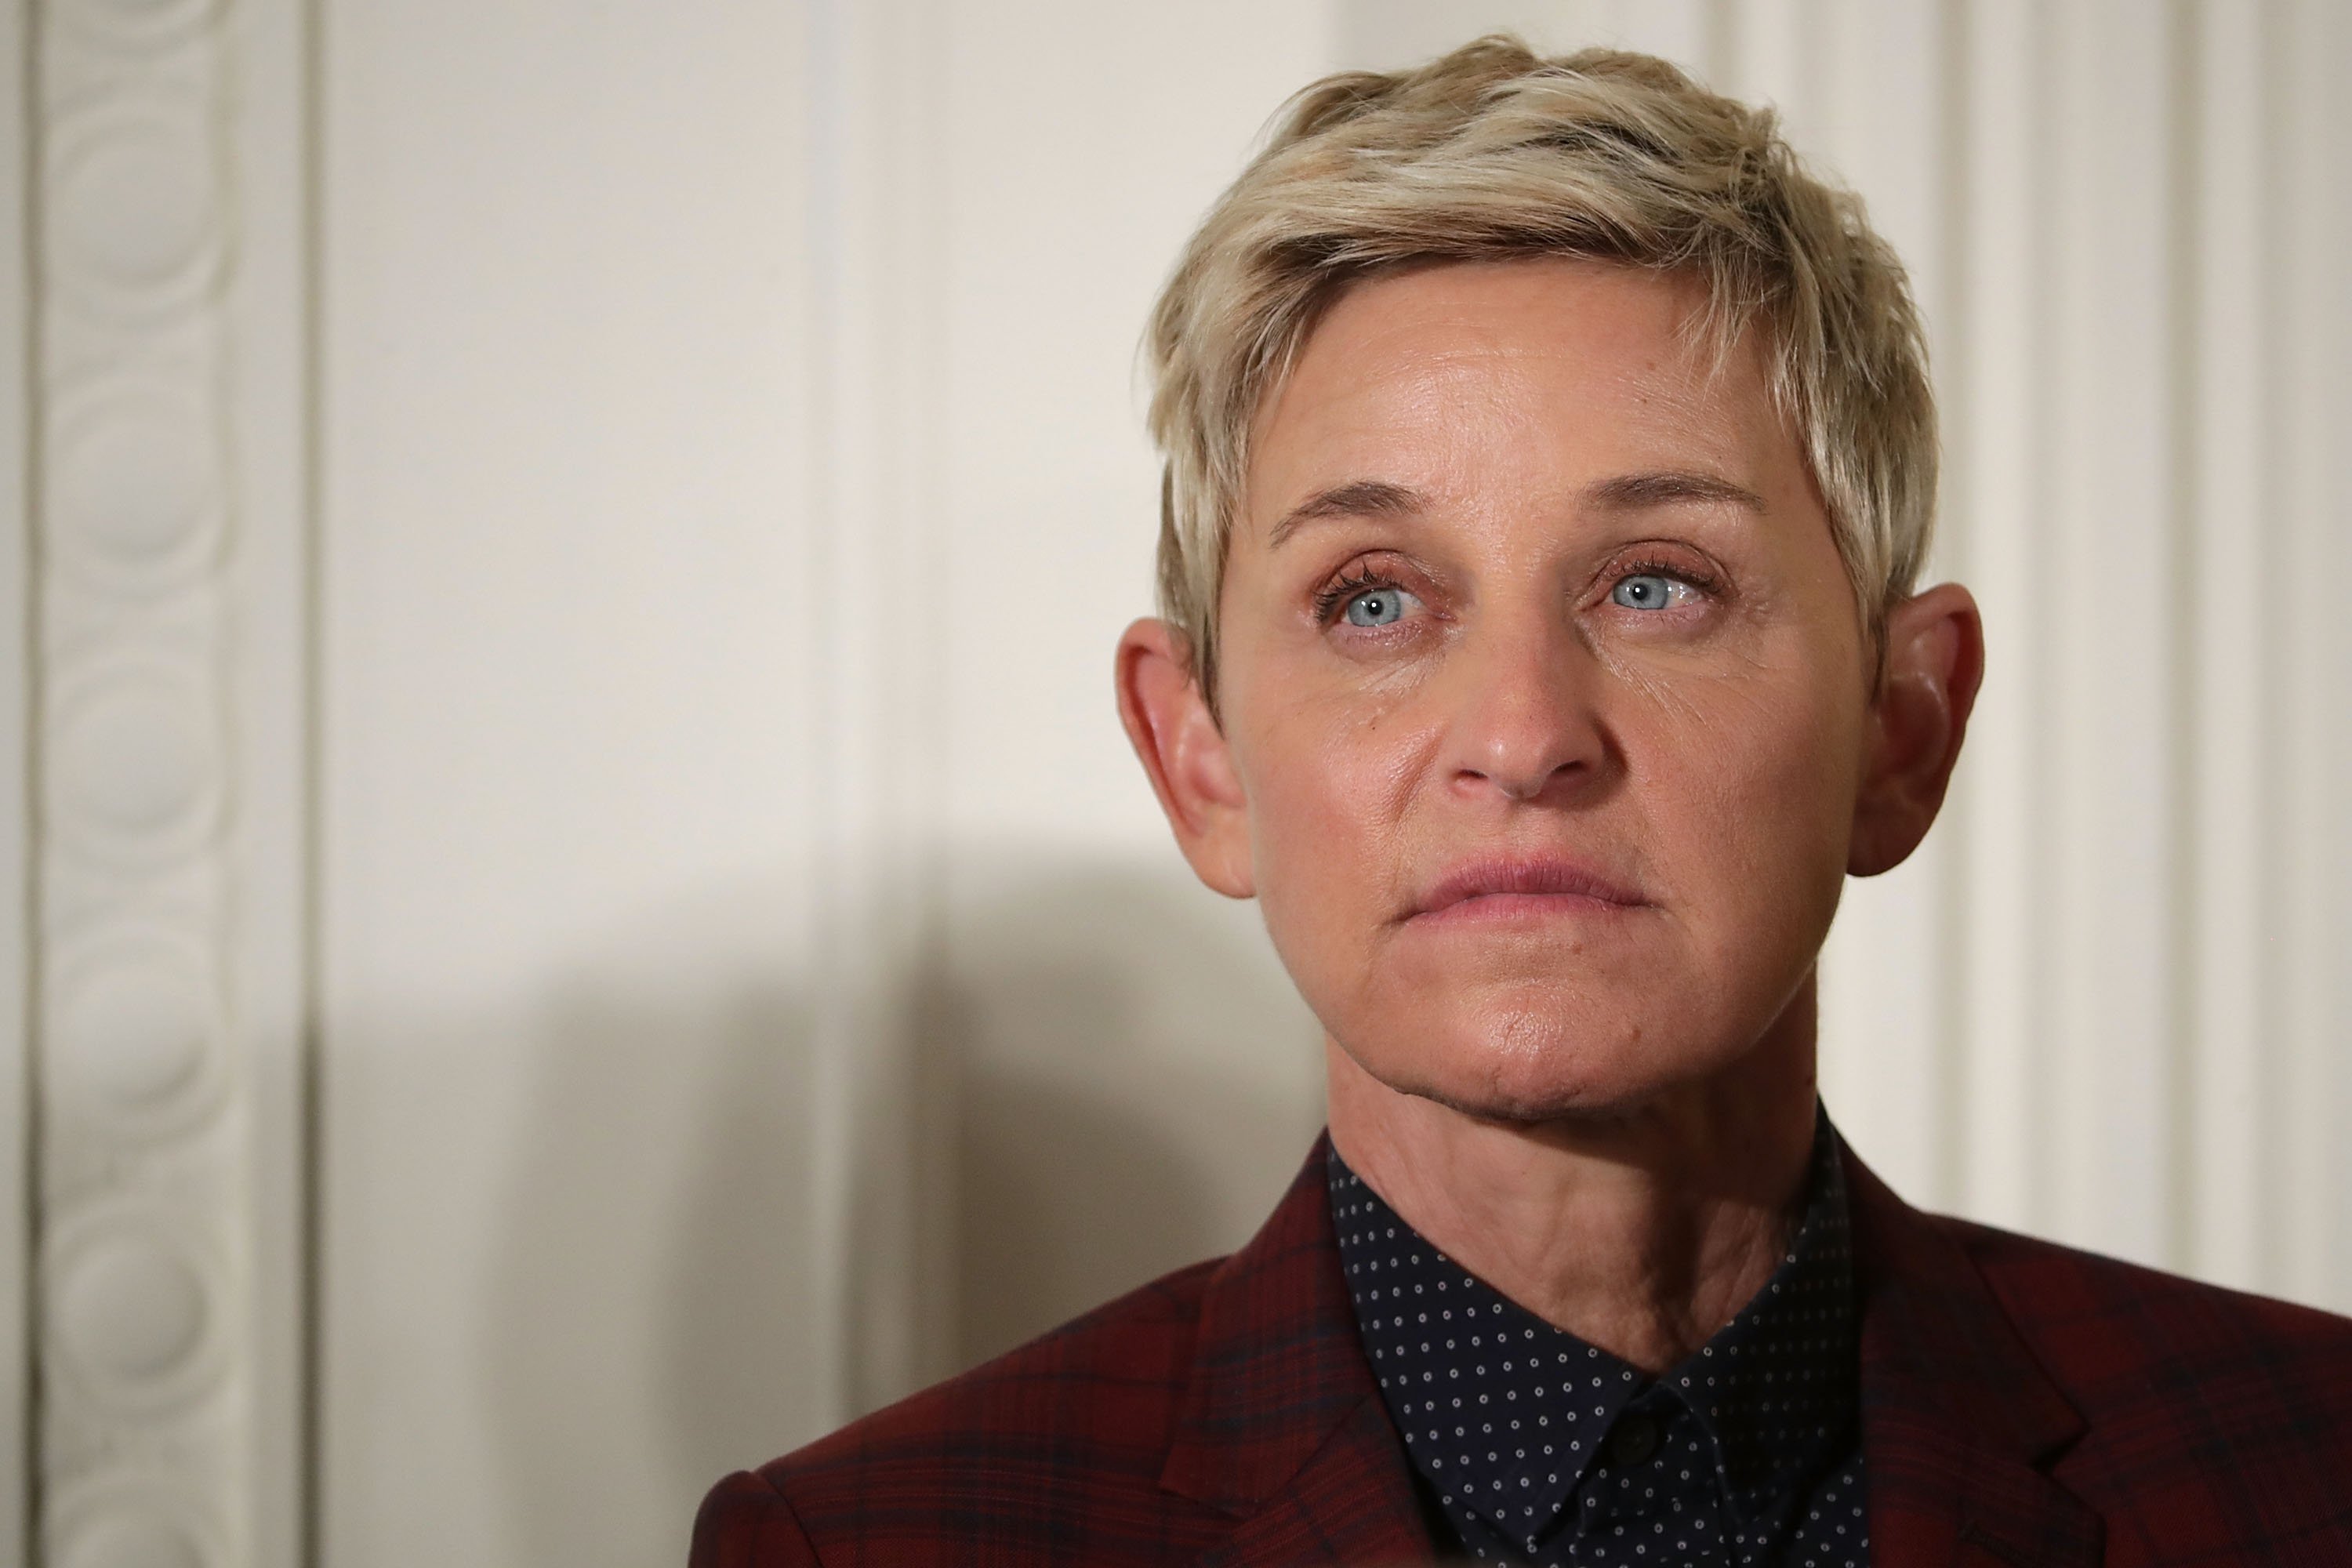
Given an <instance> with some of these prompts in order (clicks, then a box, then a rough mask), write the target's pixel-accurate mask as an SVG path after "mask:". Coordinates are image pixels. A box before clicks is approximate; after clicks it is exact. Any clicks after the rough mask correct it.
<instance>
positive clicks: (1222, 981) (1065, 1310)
mask: <svg viewBox="0 0 2352 1568" xmlns="http://www.w3.org/2000/svg"><path fill="white" fill-rule="evenodd" d="M1041 865H1043V866H1046V867H1049V868H1050V869H1046V870H1043V871H1041V870H1039V869H1037V868H1038V867H1039V866H1041ZM953 884H954V885H953V888H952V889H951V896H950V902H949V927H948V933H949V934H948V941H947V943H946V953H945V955H944V956H945V970H944V974H943V976H942V983H943V996H944V1005H942V1006H940V1007H939V1008H937V1009H936V1010H935V1016H938V1017H939V1018H940V1021H941V1024H942V1026H943V1032H944V1033H945V1035H946V1039H945V1042H944V1044H945V1047H946V1049H947V1050H948V1052H949V1054H950V1058H951V1060H952V1061H953V1062H954V1064H955V1067H956V1072H957V1080H958V1087H957V1090H956V1100H957V1122H958V1125H959V1130H960V1144H961V1147H960V1150H959V1157H958V1160H957V1162H956V1167H955V1168H956V1170H957V1173H958V1174H957V1180H956V1192H955V1194H954V1197H955V1211H954V1212H955V1230H956V1237H957V1253H958V1265H959V1267H958V1268H957V1273H956V1280H957V1286H958V1289H959V1291H960V1293H961V1300H960V1302H959V1310H958V1311H957V1313H956V1318H957V1322H958V1335H957V1339H958V1344H957V1349H958V1352H959V1354H958V1358H957V1359H958V1361H959V1363H962V1364H969V1363H973V1362H977V1361H981V1360H984V1359H985V1358H987V1357H988V1356H991V1355H993V1354H995V1353H997V1352H1000V1351H1003V1350H1005V1349H1007V1348H1009V1347H1010V1346H1012V1345H1013V1344H1016V1343H1018V1342H1021V1341H1022V1340H1024V1339H1026V1338H1028V1337H1030V1336H1031V1335H1033V1334H1035V1333H1037V1332H1039V1331H1042V1330H1044V1329H1046V1328H1050V1327H1052V1326H1053V1325H1054V1324H1056V1323H1059V1322H1061V1321H1065V1320H1066V1319H1068V1318H1070V1317H1073V1316H1075V1315H1076V1314H1077V1313H1079V1312H1082V1311H1084V1310H1087V1309H1088V1308H1090V1307H1093V1306H1095V1305H1097V1304H1098V1303H1100V1302H1102V1301H1104V1300H1108V1299H1109V1298H1110V1297H1112V1296H1114V1295H1117V1294H1118V1293H1120V1292H1122V1291H1125V1290H1128V1289H1133V1288H1134V1287H1135V1286H1137V1285H1139V1284H1141V1283H1142V1282H1144V1281H1145V1280H1147V1279H1151V1278H1153V1277H1154V1276H1156V1275H1160V1274H1163V1273H1166V1272H1167V1271H1168V1270H1170V1269H1171V1268H1181V1267H1182V1266H1183V1265H1185V1264H1187V1263H1192V1262H1194V1261H1196V1260H1198V1259H1200V1258H1207V1257H1210V1256H1213V1255H1214V1254H1217V1253H1221V1252H1229V1251H1231V1250H1233V1248H1234V1247H1237V1246H1239V1245H1240V1244H1241V1243H1242V1242H1243V1241H1244V1240H1246V1239H1248V1237H1249V1236H1250V1234H1251V1232H1252V1231H1254V1230H1255V1229H1256V1227H1257V1226H1258V1224H1259V1222H1260V1221H1261V1220H1263V1219H1264V1218H1265V1215H1266V1212H1267V1211H1268V1210H1269V1209H1271V1208H1272V1207H1273V1205H1274V1202H1275V1200H1276V1198H1277V1197H1279V1196H1280V1195H1281V1193H1282V1190H1283V1188H1284V1187H1285V1186H1286V1184H1288V1183H1289V1181H1290V1179H1291V1177H1292V1176H1293V1175H1294V1174H1295V1173H1296V1172H1297V1166H1298V1163H1299V1160H1300V1159H1301V1157H1302V1156H1303V1155H1304V1154H1305V1152H1306V1151H1307V1145H1308V1144H1309V1142H1311V1141H1312V1140H1313V1138H1314V1136H1315V1132H1316V1131H1317V1129H1318V1128H1319V1127H1320V1126H1321V1125H1322V1121H1323V1064H1322V1056H1321V1052H1320V1049H1319V1045H1320V1041H1321V1038H1322V1031H1321V1030H1320V1028H1319V1027H1318V1026H1317V1025H1316V1023H1315V1021H1314V1018H1313V1016H1311V1015H1310V1014H1308V1013H1307V1009H1306V1007H1305V1005H1303V1004H1302V1003H1301V1002H1300V1001H1299V1000H1298V997H1297V993H1296V991H1295V990H1293V988H1292V986H1291V984H1290V981H1289V978H1288V976H1287V975H1286V974H1285V973H1283V971H1282V968H1281V966H1280V964H1279V963H1277V962H1276V958H1275V956H1274V952H1273V949H1272V947H1271V946H1270V945H1269V944H1268V942H1266V939H1265V931H1264V930H1263V928H1262V927H1261V926H1260V925H1259V922H1258V915H1257V909H1256V906H1255V905H1254V904H1236V903H1232V902H1229V901H1227V900H1222V899H1219V898H1217V897H1216V896H1215V895H1214V894H1212V893H1209V892H1208V891H1207V890H1205V889H1202V887H1200V885H1199V884H1197V883H1196V882H1194V881H1193V880H1192V877H1191V875H1190V873H1188V872H1187V871H1186V870H1185V869H1184V868H1183V867H1182V866H1181V864H1177V863H1176V862H1175V859H1174V857H1172V856H1171V857H1168V858H1167V862H1166V864H1165V865H1164V866H1153V867H1149V868H1146V867H1142V866H1136V867H1101V868H1094V867H1081V866H1067V865H1063V866H1055V865H1053V863H1052V862H1051V861H1050V860H1049V859H1047V858H1045V857H1044V856H1042V855H1040V856H1035V857H1028V856H1021V855H1018V854H1014V853H1009V852H1003V851H1000V852H998V853H995V854H992V855H989V856H984V857H982V856H975V857H971V858H968V859H967V860H966V861H964V862H963V863H961V865H960V866H959V868H958V874H957V876H956V877H955V878H954V879H953ZM963 889H973V891H971V892H969V893H965V892H963V891H962V890H963Z"/></svg>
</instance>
